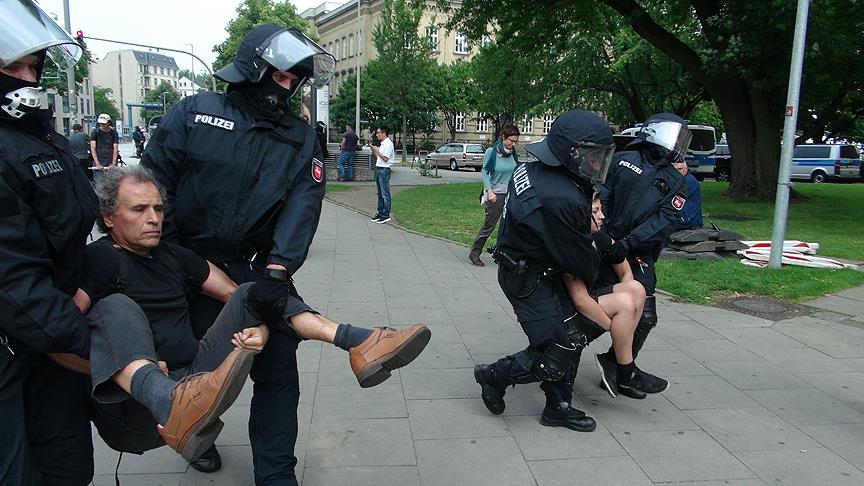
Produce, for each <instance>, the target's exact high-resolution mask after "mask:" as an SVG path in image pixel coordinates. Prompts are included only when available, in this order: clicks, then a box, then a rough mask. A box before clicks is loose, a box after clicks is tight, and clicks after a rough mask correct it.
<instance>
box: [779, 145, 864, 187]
mask: <svg viewBox="0 0 864 486" xmlns="http://www.w3.org/2000/svg"><path fill="white" fill-rule="evenodd" d="M790 175H791V178H792V179H797V180H809V181H811V182H816V183H822V182H827V181H828V180H832V179H835V180H854V179H859V178H860V177H861V155H860V154H859V153H858V148H857V147H855V146H854V145H850V144H837V145H827V144H806V145H796V146H795V151H794V152H793V154H792V171H791V174H790Z"/></svg>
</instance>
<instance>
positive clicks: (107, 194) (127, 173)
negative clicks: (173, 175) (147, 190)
mask: <svg viewBox="0 0 864 486" xmlns="http://www.w3.org/2000/svg"><path fill="white" fill-rule="evenodd" d="M126 179H132V180H134V181H136V182H149V183H151V184H153V185H154V186H156V189H158V190H159V196H160V197H161V198H162V201H165V191H164V190H163V189H162V186H160V185H159V183H158V182H156V178H155V177H154V176H153V172H151V171H150V169H148V168H146V167H142V166H140V165H127V166H125V167H111V168H110V169H108V170H105V171H102V177H101V178H100V180H99V182H97V183H96V187H95V189H96V197H98V198H99V209H100V211H101V213H102V215H106V214H114V213H115V212H116V211H117V204H118V201H117V193H118V191H119V190H120V184H122V183H123V181H125V180H126ZM102 215H100V216H99V217H98V218H96V226H98V227H99V231H101V232H103V233H105V234H108V233H110V232H111V228H109V227H108V226H106V225H105V219H104V218H103V217H102Z"/></svg>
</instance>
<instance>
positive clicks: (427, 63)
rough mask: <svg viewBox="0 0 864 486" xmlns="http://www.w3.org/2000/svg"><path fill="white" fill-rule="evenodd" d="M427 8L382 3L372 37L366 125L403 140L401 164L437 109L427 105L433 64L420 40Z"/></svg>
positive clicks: (407, 2)
mask: <svg viewBox="0 0 864 486" xmlns="http://www.w3.org/2000/svg"><path fill="white" fill-rule="evenodd" d="M425 8H426V2H425V1H424V0H384V3H383V7H382V12H381V17H380V19H379V21H378V23H377V24H376V25H375V29H374V30H373V32H372V39H373V41H374V42H375V47H376V49H377V50H378V58H376V59H374V60H372V61H370V62H369V64H368V65H367V66H366V75H367V76H368V78H367V79H368V81H367V82H366V83H365V86H366V88H365V90H366V92H367V94H368V99H369V102H368V103H369V115H370V117H369V120H370V121H372V122H375V123H378V124H380V123H381V122H384V123H386V124H387V125H388V126H389V127H390V128H391V130H393V131H394V132H396V133H400V134H401V135H402V137H401V139H402V157H403V160H404V157H405V154H406V152H407V137H408V136H411V137H415V136H416V134H418V133H423V134H428V133H431V132H432V131H433V130H434V128H435V120H436V118H435V107H434V106H432V104H430V103H428V100H429V99H430V98H431V96H432V91H433V89H434V86H433V84H432V79H433V75H432V73H433V69H434V66H435V61H433V60H432V59H431V54H432V51H431V48H430V46H429V45H428V43H427V42H426V41H425V39H423V38H421V37H420V34H419V28H420V19H421V18H422V16H423V11H424V10H425Z"/></svg>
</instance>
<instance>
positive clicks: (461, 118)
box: [456, 112, 465, 132]
mask: <svg viewBox="0 0 864 486" xmlns="http://www.w3.org/2000/svg"><path fill="white" fill-rule="evenodd" d="M456 131H457V132H464V131H465V113H462V112H459V113H456Z"/></svg>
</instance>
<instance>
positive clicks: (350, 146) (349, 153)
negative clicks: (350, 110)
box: [336, 125, 357, 182]
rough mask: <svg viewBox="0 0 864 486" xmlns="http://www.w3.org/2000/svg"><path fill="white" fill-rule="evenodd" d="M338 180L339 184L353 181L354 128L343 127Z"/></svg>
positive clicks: (355, 148)
mask: <svg viewBox="0 0 864 486" xmlns="http://www.w3.org/2000/svg"><path fill="white" fill-rule="evenodd" d="M339 150H341V152H340V153H339V166H338V172H339V178H338V179H336V180H337V181H340V182H351V181H353V180H354V152H356V151H357V134H356V133H354V127H352V126H351V125H345V134H344V135H342V142H341V143H340V144H339Z"/></svg>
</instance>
